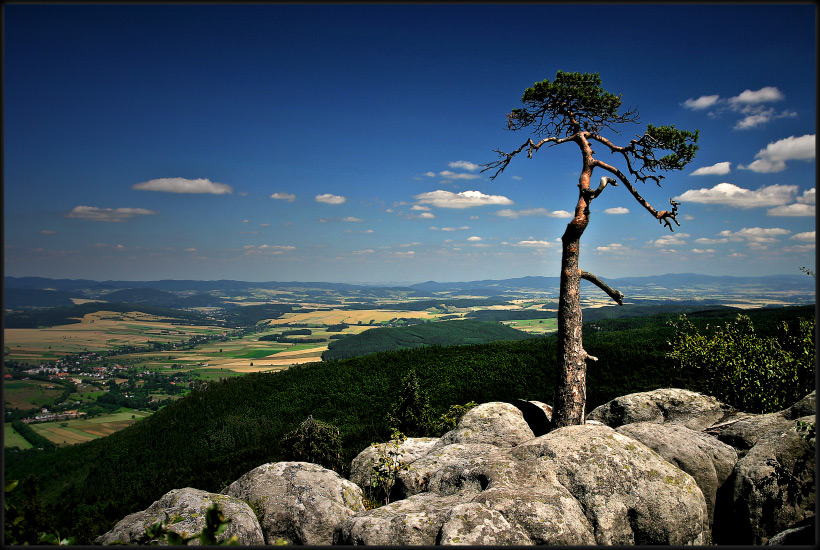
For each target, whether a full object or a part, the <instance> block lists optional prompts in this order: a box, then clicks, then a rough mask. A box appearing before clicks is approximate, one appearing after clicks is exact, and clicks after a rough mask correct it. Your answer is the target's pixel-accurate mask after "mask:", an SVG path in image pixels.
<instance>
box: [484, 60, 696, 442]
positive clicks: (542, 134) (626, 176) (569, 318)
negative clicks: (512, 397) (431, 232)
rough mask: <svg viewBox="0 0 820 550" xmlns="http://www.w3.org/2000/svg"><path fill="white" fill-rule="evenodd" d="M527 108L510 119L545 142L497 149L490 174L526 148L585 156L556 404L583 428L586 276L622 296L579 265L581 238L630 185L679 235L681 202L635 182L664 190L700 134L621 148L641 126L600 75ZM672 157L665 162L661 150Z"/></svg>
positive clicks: (573, 78)
mask: <svg viewBox="0 0 820 550" xmlns="http://www.w3.org/2000/svg"><path fill="white" fill-rule="evenodd" d="M521 101H522V103H523V104H524V108H523V109H513V110H512V112H510V113H509V114H508V115H507V127H508V128H509V129H510V130H521V129H524V128H531V131H532V132H533V133H534V134H535V137H536V138H537V139H538V141H534V140H533V138H532V137H530V138H528V139H527V141H526V142H524V144H523V145H521V146H520V147H518V149H515V150H514V151H512V152H509V153H505V152H503V151H500V150H496V151H495V152H496V153H498V155H499V160H497V161H495V162H491V163H488V164H485V165H484V166H485V168H484V170H483V171H487V170H495V173H494V174H493V175H492V176H490V179H495V178H496V177H497V176H498V175H499V174H500V173H501V172H503V171H504V169H505V168H506V167H507V165H508V164H509V163H510V161H512V159H513V157H515V156H516V155H517V154H519V153H521V152H522V151H526V152H527V157H528V158H532V154H533V153H535V152H536V151H538V150H539V149H540V148H541V147H542V146H544V145H546V144H549V145H550V146H554V145H562V144H565V143H575V144H576V145H577V146H578V148H579V149H580V152H581V175H580V177H579V178H578V202H577V204H576V206H575V214H574V216H573V218H572V220H571V221H570V222H569V224H567V228H566V230H565V231H564V234H563V235H562V237H561V242H562V252H561V288H560V296H559V303H558V363H559V369H558V379H557V381H556V388H555V398H554V402H553V413H552V414H553V417H552V418H553V425H554V426H555V427H561V426H569V425H573V424H583V423H584V407H585V406H586V360H587V359H589V360H593V361H597V359H596V358H595V357H592V356H591V355H589V354H588V353H587V352H586V351H584V347H583V343H582V341H581V327H582V317H581V300H580V285H581V279H586V280H587V281H590V282H591V283H593V284H595V285H596V286H598V287H599V288H601V289H602V290H603V291H604V292H606V293H607V294H608V295H609V296H610V297H611V298H612V299H613V300H615V302H617V303H618V304H619V305H621V304H622V303H623V294H622V293H621V292H619V291H617V290H614V289H612V288H610V287H609V286H608V285H607V284H606V283H604V282H603V281H602V280H600V279H599V278H598V277H596V276H595V275H592V274H591V273H587V272H586V271H582V270H581V269H580V268H579V267H578V257H579V253H580V241H581V236H582V235H583V234H584V230H585V229H586V228H587V225H589V220H590V204H591V203H592V201H593V200H594V199H595V198H597V197H598V196H599V195H600V194H601V192H603V190H604V189H605V188H606V187H607V185H613V186H616V185H618V182H621V183H623V184H624V186H625V187H626V188H627V189H628V190H629V192H630V193H631V194H632V196H633V197H634V198H635V200H637V201H638V202H639V203H640V204H641V206H643V207H644V208H645V209H646V210H647V211H649V213H650V214H652V215H653V216H654V217H655V218H656V219H657V220H658V221H659V222H660V223H662V224H665V225H666V226H667V227H668V228H669V229H670V230H672V231H674V228H673V227H672V222H674V223H675V224H676V225H678V226H679V225H680V223H678V220H677V210H678V208H677V207H678V203H676V202H675V201H673V200H671V199H670V201H669V202H670V204H671V205H672V209H671V210H656V209H655V208H653V207H652V205H651V204H649V202H647V201H646V199H644V198H643V197H642V196H641V195H640V193H638V191H637V189H636V188H635V186H634V183H636V182H641V183H646V182H647V181H653V182H655V184H657V185H658V186H659V187H660V182H661V180H662V179H663V178H664V176H662V175H659V174H658V171H669V170H681V169H682V168H683V167H684V166H686V165H687V164H688V163H689V162H691V161H692V159H693V158H694V156H695V152H696V151H697V149H698V146H697V141H698V136H699V132H698V131H697V130H696V131H694V132H688V131H685V130H678V129H676V128H675V127H674V126H653V125H652V124H649V125H647V127H646V130H645V131H644V133H643V134H642V135H640V136H637V137H636V138H635V139H633V140H631V141H630V142H629V143H627V144H626V145H623V146H619V145H616V144H615V143H613V142H612V141H610V140H609V139H608V138H607V137H605V136H604V134H605V133H610V132H611V133H615V134H618V133H619V129H620V128H621V127H622V126H623V125H626V124H636V123H638V113H637V110H635V109H627V110H626V111H625V112H624V113H619V112H618V110H619V108H620V107H621V96H620V95H614V94H612V93H610V92H607V91H606V90H604V89H603V88H602V87H601V79H600V77H599V75H598V73H594V74H590V73H566V72H563V71H558V73H557V74H556V75H555V80H553V81H552V82H550V81H549V80H544V81H543V82H536V83H535V84H534V85H533V86H532V87H530V88H527V89H526V90H525V91H524V95H523V96H522V98H521ZM593 143H597V144H600V145H602V146H604V147H605V148H606V149H607V150H609V152H610V153H611V154H614V155H615V156H616V158H618V159H623V162H624V166H625V170H626V173H624V172H623V171H622V170H621V169H619V168H617V167H616V166H614V165H613V164H609V163H607V162H604V161H602V160H599V159H598V158H595V151H593V150H592V145H593ZM659 152H660V153H661V154H663V153H666V154H665V155H664V156H661V157H660V158H658V156H657V155H658V153H659ZM596 168H600V169H602V170H604V171H605V172H607V173H609V174H610V175H612V176H614V178H612V177H608V176H604V177H602V178H601V180H600V184H599V185H598V187H597V188H592V187H591V186H590V181H591V179H592V172H593V170H595V169H596Z"/></svg>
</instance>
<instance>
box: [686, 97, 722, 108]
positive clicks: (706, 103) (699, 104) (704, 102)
mask: <svg viewBox="0 0 820 550" xmlns="http://www.w3.org/2000/svg"><path fill="white" fill-rule="evenodd" d="M719 99H720V96H719V95H702V96H700V97H699V98H697V99H691V98H690V99H687V100H686V101H684V102H683V106H684V107H687V108H689V109H692V110H693V111H702V110H703V109H708V108H709V107H711V106H713V105H714V104H716V103H717V102H718V100H719Z"/></svg>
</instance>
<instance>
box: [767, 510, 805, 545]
mask: <svg viewBox="0 0 820 550" xmlns="http://www.w3.org/2000/svg"><path fill="white" fill-rule="evenodd" d="M815 520H816V518H815V516H811V517H809V518H806V519H804V520H803V521H799V522H797V523H796V524H794V525H792V526H791V527H789V528H788V529H786V530H785V531H781V532H780V533H778V534H776V535H775V536H773V537H772V538H770V539H769V541H768V542H767V543H766V544H767V545H768V546H780V545H783V544H789V545H798V544H799V545H803V546H815V543H816V542H817V541H816V539H815Z"/></svg>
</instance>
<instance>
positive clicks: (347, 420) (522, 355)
mask: <svg viewBox="0 0 820 550" xmlns="http://www.w3.org/2000/svg"><path fill="white" fill-rule="evenodd" d="M749 314H750V316H751V317H752V318H753V320H754V322H755V325H756V327H758V331H759V332H760V333H761V334H763V333H766V332H767V331H769V330H770V329H769V328H767V327H771V328H772V329H773V328H774V325H775V324H776V322H777V321H778V320H779V319H788V320H790V322H791V321H794V320H795V319H796V318H797V317H799V316H803V317H813V316H814V308H813V307H796V308H782V309H773V310H759V311H753V312H749ZM731 317H733V314H722V313H721V312H715V313H709V312H704V313H702V314H697V313H691V314H689V318H690V320H692V321H693V322H695V324H696V325H698V326H704V325H705V324H706V323H710V324H716V323H719V322H722V321H723V320H724V319H728V318H731ZM668 318H669V316H668V315H664V316H658V317H636V318H630V319H602V320H599V321H596V322H595V323H588V324H587V325H586V326H585V334H584V339H585V347H586V349H587V350H588V351H589V353H590V354H592V355H594V356H596V357H598V358H599V359H600V360H599V361H598V362H595V363H592V362H591V363H589V369H588V374H587V391H588V393H587V398H588V400H587V408H588V410H591V409H592V408H594V407H596V406H597V405H600V404H602V403H604V402H606V401H608V400H610V399H612V398H614V397H617V396H620V395H624V394H627V393H632V392H636V391H645V390H650V389H654V388H659V387H669V386H677V387H684V388H686V387H691V384H690V381H688V380H683V379H681V378H680V377H679V376H678V373H677V372H675V371H674V370H673V369H672V368H670V362H669V360H668V359H666V357H665V354H666V353H667V352H668V351H669V347H668V345H667V342H668V341H669V340H670V339H671V337H672V336H673V329H672V328H671V327H670V326H669V325H667V324H666V320H667V319H668ZM555 353H556V346H555V339H554V337H551V336H549V337H540V338H530V339H525V340H520V341H504V342H494V343H490V344H481V345H466V346H450V347H425V348H418V349H409V350H402V351H391V352H381V353H373V354H370V355H366V356H362V357H355V358H352V359H345V360H339V361H331V362H322V363H313V364H309V365H304V366H301V367H294V368H291V369H289V370H286V371H282V372H279V373H270V374H264V373H258V374H248V375H245V376H242V377H237V378H231V379H227V380H223V381H221V382H214V383H209V384H207V385H203V386H202V387H201V388H199V389H197V390H196V391H194V392H193V393H192V394H191V395H189V396H188V397H185V398H183V399H180V400H178V401H176V402H175V403H173V404H171V405H169V406H167V407H165V408H163V409H161V410H160V411H158V412H157V413H155V414H154V415H153V416H151V417H149V418H147V419H145V420H142V421H140V422H138V423H136V424H134V425H133V426H131V427H129V428H126V429H124V430H122V431H120V432H117V433H114V434H112V435H110V436H108V437H105V438H103V439H98V440H95V441H92V442H89V443H84V444H80V445H75V446H72V447H64V448H58V449H56V450H52V451H39V450H27V451H19V450H16V451H8V450H7V451H6V472H5V473H6V479H21V480H23V479H26V478H27V476H29V475H33V476H35V477H36V478H37V481H38V485H39V491H40V496H39V499H40V501H39V506H40V509H41V510H42V513H43V514H44V515H45V516H44V517H46V518H47V524H48V525H50V526H53V528H54V529H59V530H60V532H63V533H65V532H69V533H72V534H74V535H82V536H84V537H86V538H87V537H89V536H92V535H94V534H99V533H102V532H104V531H105V530H107V529H108V528H110V527H111V525H113V523H115V522H116V521H118V520H120V519H121V518H123V517H124V516H125V515H127V514H129V513H131V512H134V511H137V510H142V509H144V508H146V507H147V506H148V505H150V504H151V503H152V502H153V501H154V500H156V499H157V498H159V497H160V496H161V495H162V494H164V493H165V492H167V491H169V490H171V489H174V488H181V487H189V486H190V487H196V488H199V489H204V490H208V491H214V492H218V491H220V490H221V489H222V488H223V487H224V486H225V485H226V484H228V483H229V482H231V481H233V480H235V479H236V478H238V477H239V476H240V475H242V474H243V473H245V472H247V471H249V470H250V469H252V468H255V467H256V466H259V465H260V464H263V463H266V462H275V461H280V460H283V459H284V457H285V449H284V448H283V446H282V445H281V443H280V442H281V440H282V438H283V436H284V435H285V434H286V433H288V432H290V431H291V430H293V429H294V428H295V427H296V426H297V425H298V424H299V423H300V422H301V421H302V420H304V419H305V418H306V417H307V416H308V415H313V417H314V418H315V419H317V420H322V421H324V422H329V423H331V424H334V425H335V426H337V427H338V428H339V430H340V432H341V436H342V440H343V445H344V456H343V457H342V458H343V462H344V463H346V464H349V463H350V460H351V459H352V458H353V457H354V456H355V455H356V454H357V453H359V452H360V451H361V450H362V449H364V448H365V447H367V446H368V445H369V444H370V443H371V442H373V441H385V440H387V439H389V437H390V427H389V425H388V421H387V415H388V413H389V412H390V410H391V408H392V405H393V403H395V402H396V400H397V398H398V396H399V393H400V387H401V380H402V378H403V377H404V376H405V375H407V374H408V373H409V372H410V371H411V370H415V371H416V373H417V375H418V378H419V379H420V381H421V385H422V388H423V389H424V391H425V392H427V394H428V396H429V401H430V405H431V406H432V408H433V409H434V413H435V414H441V413H443V412H445V411H446V410H447V408H448V407H449V406H450V405H452V404H464V403H467V402H469V401H475V402H478V403H481V402H487V401H503V400H512V399H527V400H540V401H546V402H551V400H552V394H553V379H554V376H555Z"/></svg>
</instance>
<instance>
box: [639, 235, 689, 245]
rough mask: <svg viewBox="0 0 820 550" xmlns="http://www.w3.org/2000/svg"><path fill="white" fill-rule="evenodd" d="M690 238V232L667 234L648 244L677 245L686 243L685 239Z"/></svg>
mask: <svg viewBox="0 0 820 550" xmlns="http://www.w3.org/2000/svg"><path fill="white" fill-rule="evenodd" d="M688 238H689V233H676V234H675V235H666V236H664V237H661V238H659V239H655V240H654V241H649V242H648V243H647V244H654V245H655V246H677V245H681V244H686V241H685V240H684V239H688Z"/></svg>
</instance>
